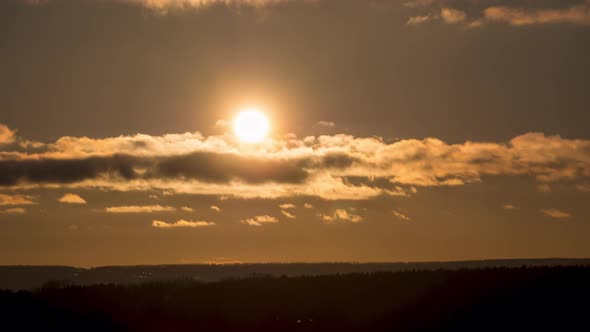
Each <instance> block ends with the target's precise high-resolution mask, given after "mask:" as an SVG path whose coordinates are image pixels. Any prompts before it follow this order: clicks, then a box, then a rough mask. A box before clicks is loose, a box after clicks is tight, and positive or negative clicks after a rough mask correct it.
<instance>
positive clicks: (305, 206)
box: [303, 203, 313, 209]
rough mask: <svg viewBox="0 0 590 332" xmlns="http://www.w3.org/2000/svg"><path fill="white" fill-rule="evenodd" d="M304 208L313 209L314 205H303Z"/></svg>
mask: <svg viewBox="0 0 590 332" xmlns="http://www.w3.org/2000/svg"><path fill="white" fill-rule="evenodd" d="M303 207H304V208H306V209H313V205H311V204H309V203H305V204H303Z"/></svg>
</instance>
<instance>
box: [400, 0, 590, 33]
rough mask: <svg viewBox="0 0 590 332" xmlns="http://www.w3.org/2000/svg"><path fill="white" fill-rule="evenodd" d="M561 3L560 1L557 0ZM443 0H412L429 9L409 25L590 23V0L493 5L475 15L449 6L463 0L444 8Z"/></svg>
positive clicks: (473, 25) (450, 3)
mask: <svg viewBox="0 0 590 332" xmlns="http://www.w3.org/2000/svg"><path fill="white" fill-rule="evenodd" d="M555 3H556V4H557V5H558V6H559V5H560V3H559V1H556V2H555ZM440 5H441V3H437V2H436V1H422V2H416V1H415V2H412V5H411V6H410V7H412V8H427V9H429V11H430V12H429V13H425V14H423V15H416V16H412V17H410V18H409V19H408V22H407V24H408V25H418V24H421V23H425V22H428V21H436V20H439V21H442V22H444V23H447V24H464V25H465V26H467V27H481V26H484V25H486V24H489V23H503V24H508V25H510V26H514V27H519V26H528V25H539V24H571V25H582V26H585V25H590V1H585V2H582V3H578V4H574V5H571V6H568V7H565V8H564V7H560V8H539V7H538V6H535V5H531V6H528V7H514V6H507V5H492V6H487V7H484V8H482V9H481V12H480V14H479V15H476V16H475V17H472V18H471V19H470V18H469V17H468V16H467V13H466V12H465V11H463V10H461V9H459V8H451V7H448V6H453V5H456V6H460V5H461V3H460V2H459V1H445V2H444V5H445V6H446V7H442V8H441V9H440V12H436V9H435V8H439V6H440Z"/></svg>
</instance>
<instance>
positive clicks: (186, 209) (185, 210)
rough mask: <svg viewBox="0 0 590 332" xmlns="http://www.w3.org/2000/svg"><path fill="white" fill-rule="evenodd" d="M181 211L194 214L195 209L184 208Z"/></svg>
mask: <svg viewBox="0 0 590 332" xmlns="http://www.w3.org/2000/svg"><path fill="white" fill-rule="evenodd" d="M180 209H181V210H182V211H184V212H193V211H194V210H193V208H190V207H188V206H183V207H181V208H180Z"/></svg>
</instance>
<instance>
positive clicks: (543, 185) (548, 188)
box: [537, 183, 551, 193]
mask: <svg viewBox="0 0 590 332" xmlns="http://www.w3.org/2000/svg"><path fill="white" fill-rule="evenodd" d="M537 191H538V192H540V193H550V192H551V186H550V185H548V184H546V183H541V184H539V185H537Z"/></svg>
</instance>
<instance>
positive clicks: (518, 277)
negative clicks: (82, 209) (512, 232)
mask: <svg viewBox="0 0 590 332" xmlns="http://www.w3.org/2000/svg"><path fill="white" fill-rule="evenodd" d="M588 280H590V267H588V266H568V267H559V266H556V267H519V268H483V269H460V270H435V271H426V270H410V271H401V272H375V273H353V274H337V275H322V276H299V277H286V276H285V277H264V276H258V277H250V278H245V279H230V280H223V281H217V282H200V281H195V280H173V281H167V282H148V283H141V284H127V285H121V284H103V285H91V286H80V285H69V284H68V283H67V282H59V281H54V282H48V283H46V284H45V285H44V286H43V287H41V288H38V289H36V290H31V291H8V290H7V291H2V292H0V313H1V315H2V317H3V318H2V321H3V325H4V326H5V327H11V329H6V331H8V330H13V329H12V328H16V329H18V330H45V331H49V330H51V331H53V330H56V331H57V330H60V331H65V330H79V331H81V330H83V331H435V330H436V331H497V330H502V331H506V330H509V331H517V330H519V331H533V330H535V331H543V330H555V331H564V330H579V328H580V327H582V326H588V323H589V321H588V315H587V310H588V299H589V298H590V284H589V283H588ZM3 330H4V329H3Z"/></svg>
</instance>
